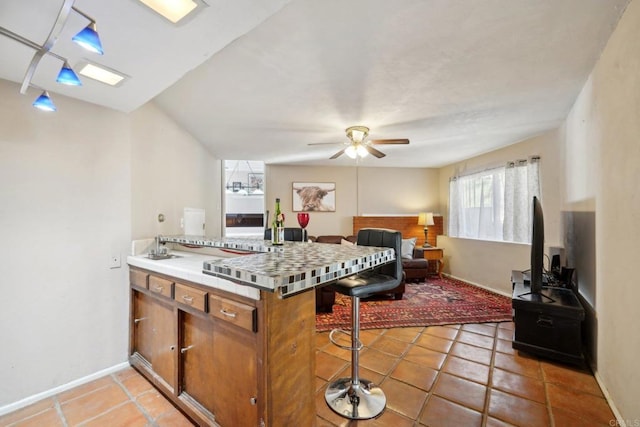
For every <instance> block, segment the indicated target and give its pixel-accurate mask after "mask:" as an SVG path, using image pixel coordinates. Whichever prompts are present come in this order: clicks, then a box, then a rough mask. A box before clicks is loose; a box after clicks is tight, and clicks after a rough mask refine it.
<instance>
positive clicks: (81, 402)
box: [62, 383, 129, 426]
mask: <svg viewBox="0 0 640 427" xmlns="http://www.w3.org/2000/svg"><path fill="white" fill-rule="evenodd" d="M127 400H129V397H128V396H127V395H126V393H125V392H124V391H123V390H122V389H121V388H120V386H119V385H118V384H116V383H113V384H111V385H108V386H106V387H103V388H101V389H98V390H95V391H94V392H92V393H88V394H83V395H82V396H80V397H78V398H76V399H73V400H70V401H68V402H66V403H64V404H62V412H63V413H64V416H65V418H66V419H67V422H68V423H69V425H70V426H75V425H78V424H80V423H81V422H83V421H86V420H88V419H90V418H94V417H96V416H98V415H100V414H102V413H103V412H106V411H108V410H109V409H111V408H113V407H114V406H116V405H119V404H121V403H123V402H126V401H127Z"/></svg>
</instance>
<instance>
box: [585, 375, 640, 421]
mask: <svg viewBox="0 0 640 427" xmlns="http://www.w3.org/2000/svg"><path fill="white" fill-rule="evenodd" d="M593 376H594V377H595V379H596V382H597V383H598V386H599V387H600V390H602V394H603V395H604V399H605V400H606V401H607V403H608V404H609V407H610V408H611V412H613V416H614V417H616V426H618V427H627V421H626V420H625V419H624V418H622V414H620V411H618V408H617V407H616V405H615V403H614V402H613V400H612V399H611V395H610V394H609V390H607V387H605V385H604V382H603V381H602V377H600V374H599V373H598V371H596V370H593ZM609 425H611V422H609ZM634 425H635V424H634Z"/></svg>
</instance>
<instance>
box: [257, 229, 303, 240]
mask: <svg viewBox="0 0 640 427" xmlns="http://www.w3.org/2000/svg"><path fill="white" fill-rule="evenodd" d="M305 235H306V230H304V229H302V228H295V227H285V228H284V240H285V241H287V242H304V241H305V240H306V236H305ZM264 240H271V229H270V228H266V229H265V230H264Z"/></svg>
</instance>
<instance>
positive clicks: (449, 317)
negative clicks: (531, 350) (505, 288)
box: [316, 277, 511, 332]
mask: <svg viewBox="0 0 640 427" xmlns="http://www.w3.org/2000/svg"><path fill="white" fill-rule="evenodd" d="M509 320H511V298H508V297H506V296H503V295H499V294H496V293H493V292H491V291H488V290H485V289H482V288H479V287H477V286H473V285H470V284H468V283H465V282H461V281H460V280H455V279H451V278H447V277H445V278H442V279H440V278H438V277H429V278H427V280H426V281H425V282H422V283H407V284H406V285H405V293H404V296H403V298H402V299H401V300H394V299H393V298H392V297H386V296H383V297H374V298H371V299H369V300H362V301H361V302H360V329H381V328H396V327H408V326H434V325H448V324H462V323H485V322H503V321H509ZM334 328H342V329H347V330H349V329H351V297H348V296H344V295H342V294H339V293H336V302H335V304H334V305H333V313H319V314H316V330H317V331H318V332H321V331H328V330H331V329H334Z"/></svg>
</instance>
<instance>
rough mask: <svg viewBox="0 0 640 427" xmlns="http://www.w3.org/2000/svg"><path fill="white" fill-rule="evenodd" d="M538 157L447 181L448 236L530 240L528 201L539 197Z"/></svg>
mask: <svg viewBox="0 0 640 427" xmlns="http://www.w3.org/2000/svg"><path fill="white" fill-rule="evenodd" d="M539 162H540V159H539V157H532V158H531V159H529V161H527V160H517V161H515V162H509V163H508V164H507V165H506V166H503V167H498V168H494V169H489V170H486V171H482V172H478V173H474V174H470V175H464V176H458V177H453V178H452V179H451V180H450V181H449V236H452V237H465V238H470V239H482V240H500V241H505V242H522V243H528V242H530V241H531V200H532V199H533V196H538V197H539V196H540V179H539Z"/></svg>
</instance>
